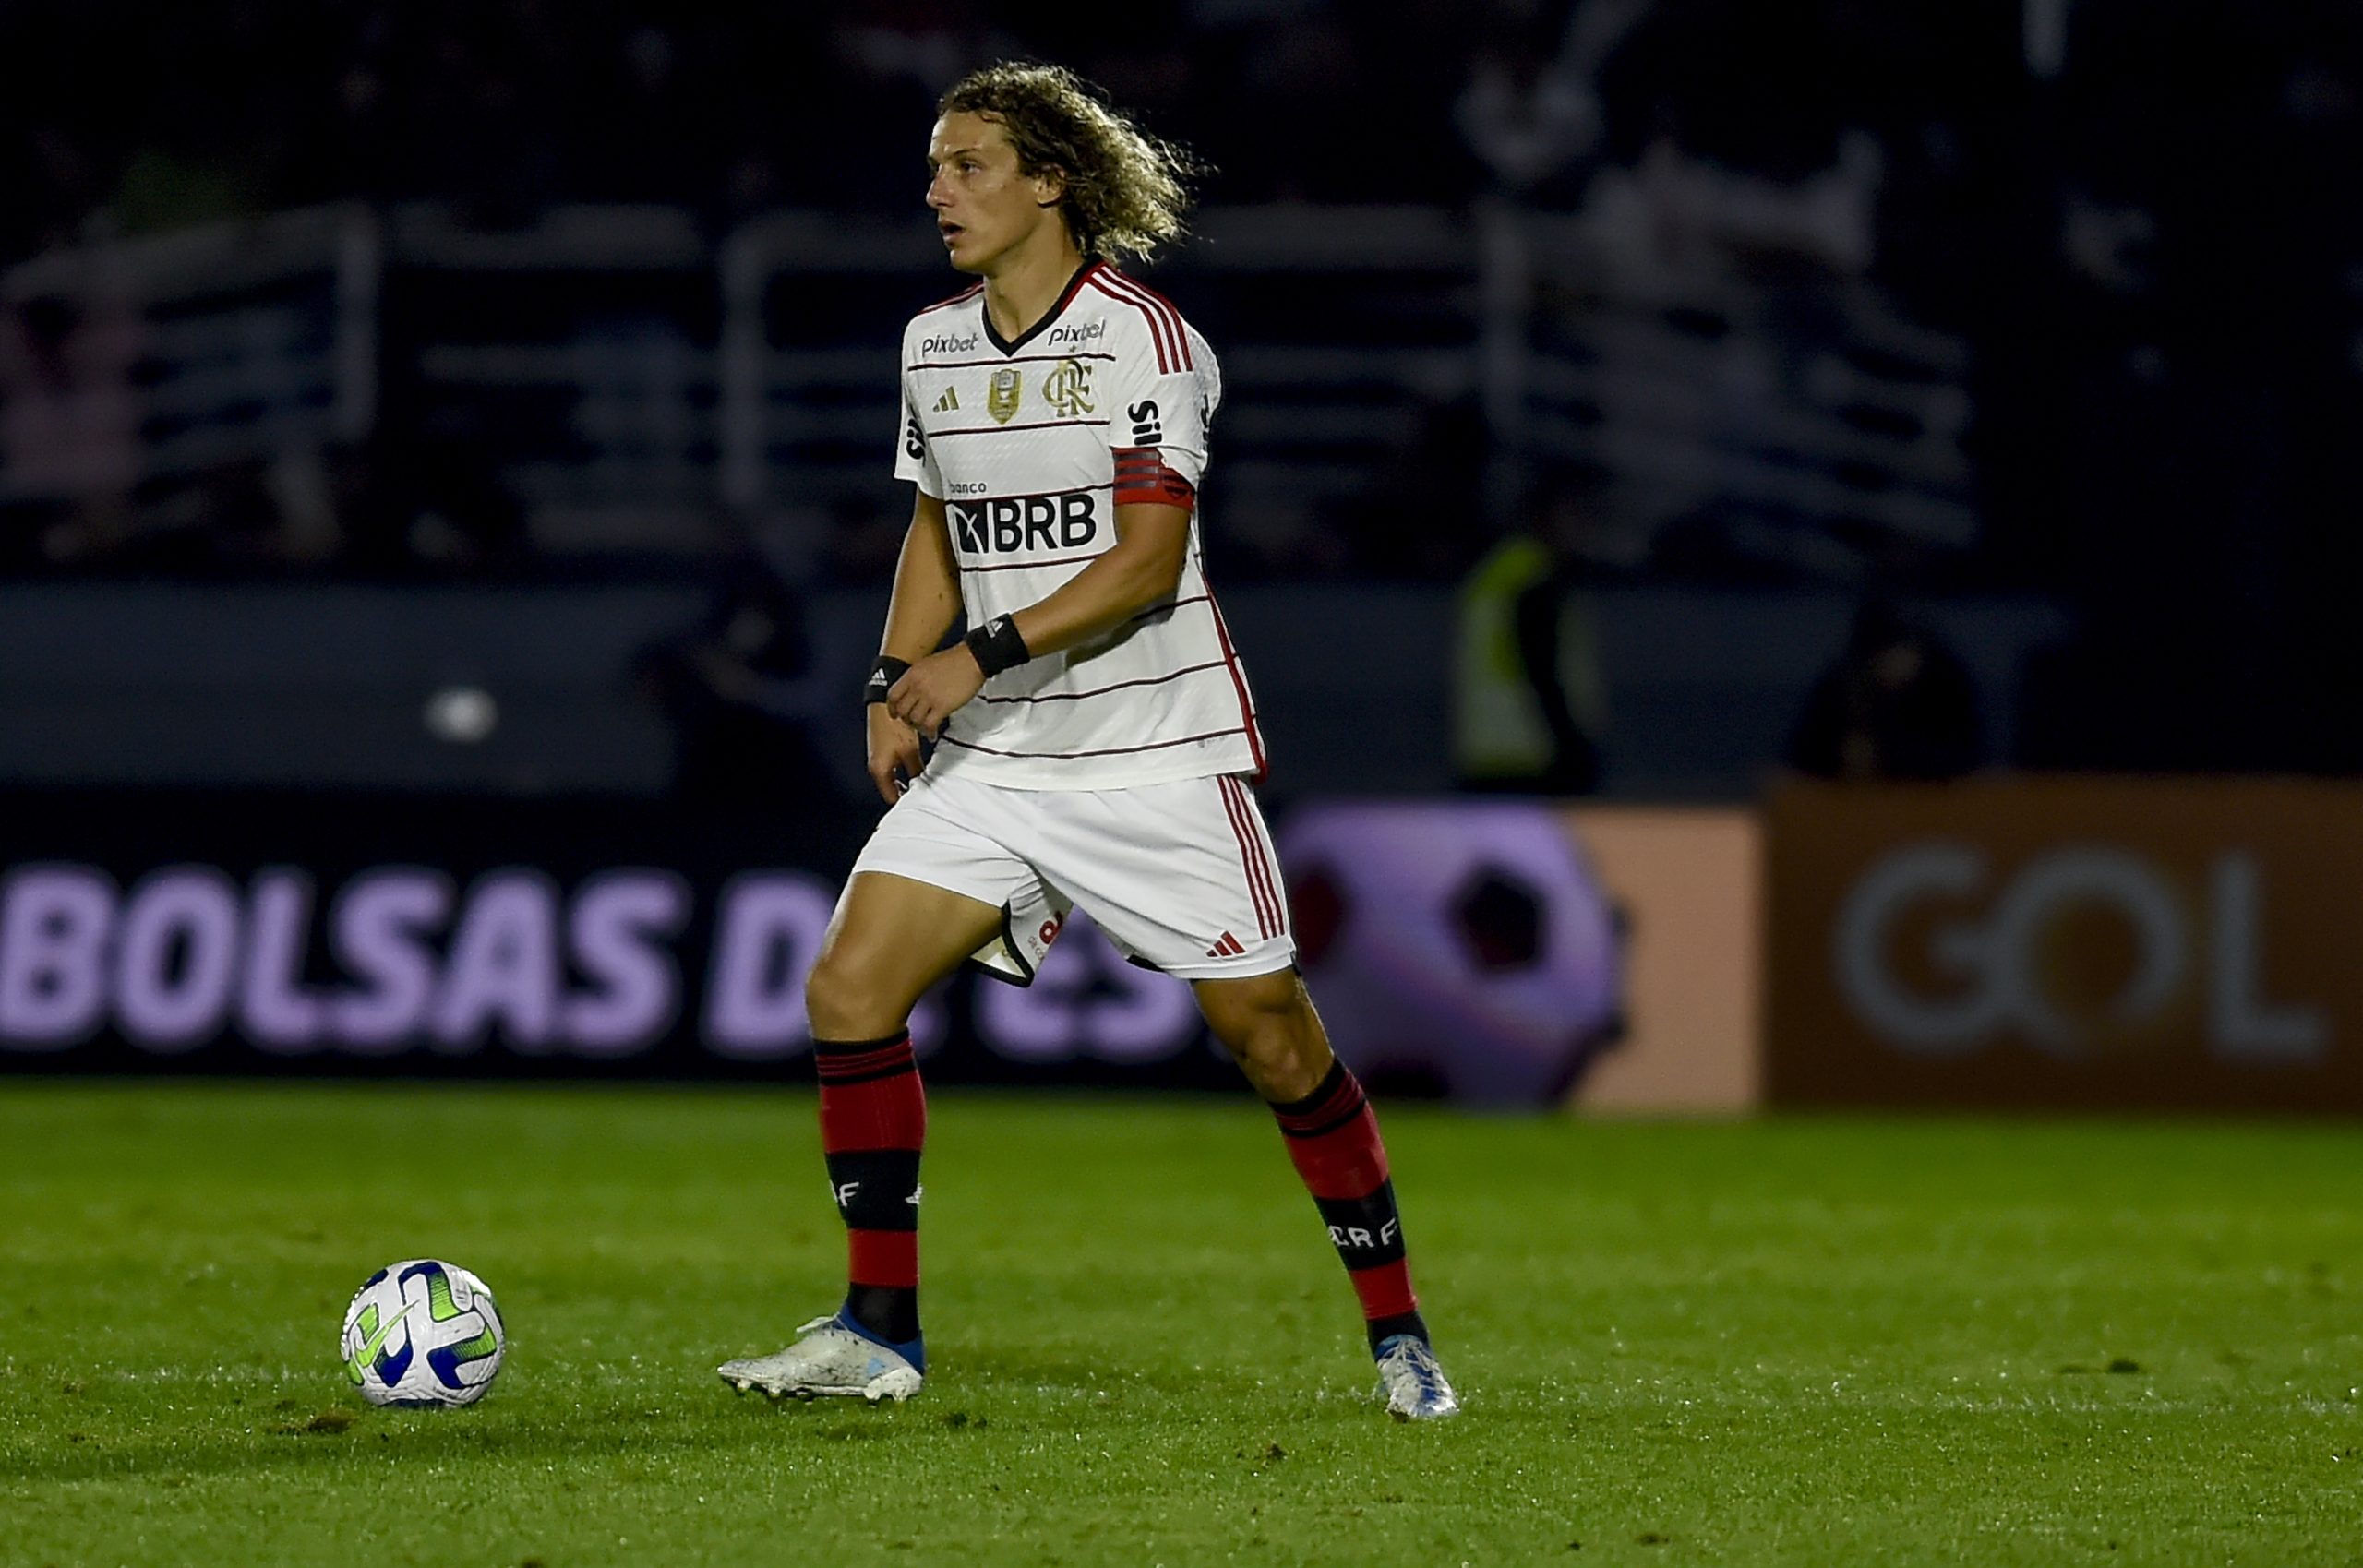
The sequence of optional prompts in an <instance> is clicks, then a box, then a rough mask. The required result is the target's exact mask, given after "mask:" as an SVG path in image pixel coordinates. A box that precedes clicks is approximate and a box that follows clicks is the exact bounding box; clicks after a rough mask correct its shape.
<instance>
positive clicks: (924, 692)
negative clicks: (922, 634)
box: [886, 642, 985, 740]
mask: <svg viewBox="0 0 2363 1568" xmlns="http://www.w3.org/2000/svg"><path fill="white" fill-rule="evenodd" d="M984 685H985V672H984V671H983V669H981V668H980V667H979V666H978V664H977V656H976V655H975V654H974V653H971V652H968V645H967V644H966V643H965V642H956V643H954V644H953V645H952V646H951V647H949V648H946V649H945V650H944V651H943V652H941V653H930V654H929V655H928V656H927V657H926V658H924V659H921V660H920V661H919V662H918V664H913V665H912V666H911V667H910V668H909V670H907V671H906V672H905V673H904V676H903V678H902V679H900V680H898V681H896V682H895V683H894V690H892V691H890V692H888V693H887V694H886V707H887V709H888V710H889V711H890V712H893V714H894V717H896V718H898V719H900V720H902V721H903V723H905V724H908V725H910V726H911V728H913V729H915V730H917V731H918V733H919V734H921V735H923V736H927V737H928V738H929V739H930V740H941V739H942V738H943V726H944V724H947V723H948V722H950V720H951V718H952V715H953V714H954V713H956V712H959V711H960V709H961V708H962V707H963V706H964V705H965V704H966V702H967V700H968V699H970V698H971V697H974V696H975V695H977V693H978V692H979V691H981V690H983V689H984Z"/></svg>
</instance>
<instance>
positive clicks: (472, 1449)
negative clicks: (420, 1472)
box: [0, 1390, 935, 1483]
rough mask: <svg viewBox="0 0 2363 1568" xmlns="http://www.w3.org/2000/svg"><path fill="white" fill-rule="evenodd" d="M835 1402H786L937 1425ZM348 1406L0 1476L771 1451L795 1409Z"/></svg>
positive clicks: (825, 1426) (909, 1426)
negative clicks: (552, 1410)
mask: <svg viewBox="0 0 2363 1568" xmlns="http://www.w3.org/2000/svg"><path fill="white" fill-rule="evenodd" d="M833 1405H834V1408H832V1406H797V1407H793V1409H794V1413H800V1414H805V1415H809V1416H810V1417H811V1418H812V1419H811V1421H810V1422H809V1423H799V1424H798V1429H797V1430H800V1431H801V1432H802V1433H803V1434H804V1435H806V1436H807V1437H809V1438H811V1439H815V1440H818V1441H823V1442H826V1441H850V1440H858V1439H865V1438H873V1437H882V1436H885V1435H889V1433H890V1432H892V1431H894V1430H896V1429H900V1430H901V1431H902V1432H903V1433H905V1434H906V1435H907V1434H912V1433H916V1432H917V1431H918V1430H921V1429H923V1428H925V1427H927V1426H931V1425H933V1424H935V1421H934V1415H933V1413H931V1412H928V1411H926V1410H924V1409H923V1408H920V1407H910V1408H908V1409H897V1408H894V1407H892V1406H888V1407H882V1408H881V1409H878V1410H867V1409H865V1410H861V1411H859V1412H858V1415H859V1417H860V1418H861V1419H860V1420H858V1421H857V1420H848V1419H846V1418H847V1417H848V1416H852V1415H854V1414H856V1412H852V1411H847V1410H846V1409H844V1408H843V1406H842V1403H841V1402H833ZM345 1413H346V1412H345V1409H344V1407H337V1408H335V1409H333V1410H330V1411H323V1412H320V1413H319V1414H318V1415H317V1416H312V1417H298V1418H294V1419H292V1420H289V1421H287V1422H286V1423H285V1424H283V1425H281V1426H277V1427H269V1428H257V1429H254V1430H199V1431H191V1430H179V1431H173V1432H164V1431H157V1430H150V1432H148V1433H146V1434H143V1435H142V1436H141V1437H139V1438H137V1439H134V1440H132V1441H129V1442H114V1441H110V1440H109V1439H107V1438H106V1437H104V1436H102V1435H93V1436H91V1437H89V1438H87V1439H85V1438H79V1437H78V1438H77V1439H76V1440H75V1446H73V1447H71V1448H66V1447H60V1448H58V1449H55V1450H53V1451H50V1452H45V1453H42V1454H37V1455H30V1456H18V1457H0V1483H11V1482H14V1483H24V1482H42V1481H90V1480H157V1479H162V1478H183V1479H189V1478H198V1477H204V1476H219V1475H230V1474H245V1475H251V1474H254V1473H256V1472H258V1471H285V1472H301V1473H307V1474H318V1473H319V1472H321V1471H323V1470H334V1469H347V1470H350V1471H352V1472H354V1474H356V1475H358V1474H361V1473H364V1472H369V1471H378V1470H381V1469H385V1468H389V1467H390V1466H397V1465H400V1466H418V1465H421V1464H431V1463H434V1462H435V1461H438V1460H447V1459H464V1460H466V1461H468V1462H469V1463H470V1464H472V1465H483V1464H486V1463H487V1462H489V1463H494V1464H500V1463H542V1462H547V1461H558V1462H562V1463H570V1464H571V1463H579V1462H582V1461H586V1460H588V1461H596V1460H618V1461H631V1460H646V1459H652V1458H654V1459H663V1458H666V1457H679V1456H683V1455H688V1454H699V1455H706V1456H727V1455H729V1454H733V1453H736V1452H738V1451H750V1452H762V1451H775V1450H776V1449H777V1447H778V1444H779V1442H780V1440H781V1428H780V1423H781V1422H782V1421H783V1420H789V1419H791V1418H792V1415H791V1410H790V1409H774V1408H772V1407H771V1406H770V1405H769V1402H768V1401H756V1402H753V1403H749V1402H747V1401H745V1400H733V1399H732V1398H731V1397H730V1396H729V1394H726V1393H724V1392H722V1391H720V1390H717V1391H716V1399H715V1402H714V1404H712V1405H707V1404H704V1403H702V1402H701V1403H700V1404H699V1405H698V1406H696V1407H695V1408H693V1409H685V1410H682V1411H680V1412H678V1413H671V1414H667V1415H666V1416H665V1417H663V1418H648V1417H642V1416H638V1415H634V1414H630V1413H623V1412H616V1411H589V1410H579V1411H574V1412H570V1413H568V1414H565V1415H540V1414H525V1413H522V1412H515V1413H512V1412H508V1411H498V1412H495V1411H481V1410H475V1411H459V1410H435V1411H410V1410H362V1409H358V1408H354V1409H353V1410H352V1411H351V1415H352V1419H351V1420H350V1422H349V1423H342V1424H341V1423H339V1422H338V1421H337V1420H335V1419H334V1417H335V1416H337V1415H342V1414H345ZM832 1417H834V1419H831V1418H832Z"/></svg>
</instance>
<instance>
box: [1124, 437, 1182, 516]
mask: <svg viewBox="0 0 2363 1568" xmlns="http://www.w3.org/2000/svg"><path fill="white" fill-rule="evenodd" d="M1116 504H1117V505H1118V506H1120V507H1136V506H1149V507H1180V508H1181V509H1182V510H1183V511H1185V512H1186V511H1189V510H1190V509H1193V508H1194V507H1195V506H1196V505H1197V504H1198V492H1197V491H1196V489H1195V488H1193V486H1192V485H1191V484H1190V482H1189V481H1188V480H1186V479H1184V478H1182V476H1181V475H1180V474H1178V473H1174V472H1173V471H1172V470H1171V469H1170V468H1168V467H1166V466H1165V454H1164V453H1162V452H1160V451H1159V450H1158V449H1157V448H1155V447H1118V448H1117V449H1116Z"/></svg>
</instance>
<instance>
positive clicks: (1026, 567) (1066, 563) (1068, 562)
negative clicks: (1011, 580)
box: [960, 556, 1099, 571]
mask: <svg viewBox="0 0 2363 1568" xmlns="http://www.w3.org/2000/svg"><path fill="white" fill-rule="evenodd" d="M1098 558H1099V557H1098V556H1061V557H1058V558H1056V559H1055V560H1048V561H995V562H994V563H993V564H992V565H991V566H989V567H972V566H969V565H967V564H966V562H963V563H961V566H960V569H961V570H962V571H1032V570H1033V569H1036V568H1038V567H1072V566H1081V565H1082V564H1083V563H1084V562H1086V561H1096V560H1098Z"/></svg>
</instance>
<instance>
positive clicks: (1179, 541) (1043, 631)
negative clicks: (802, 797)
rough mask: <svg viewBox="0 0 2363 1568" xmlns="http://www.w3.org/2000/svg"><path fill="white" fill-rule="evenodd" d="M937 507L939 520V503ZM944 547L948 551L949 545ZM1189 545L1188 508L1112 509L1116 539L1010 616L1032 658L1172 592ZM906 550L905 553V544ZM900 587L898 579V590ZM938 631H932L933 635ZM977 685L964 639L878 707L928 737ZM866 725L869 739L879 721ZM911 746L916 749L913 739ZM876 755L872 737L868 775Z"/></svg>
mask: <svg viewBox="0 0 2363 1568" xmlns="http://www.w3.org/2000/svg"><path fill="white" fill-rule="evenodd" d="M936 511H937V516H938V518H939V519H940V518H941V517H942V505H941V504H940V503H939V504H938V506H937V509H936ZM945 548H946V550H947V553H948V551H949V548H950V546H949V545H946V546H945ZM1189 549H1190V513H1189V511H1188V510H1187V509H1185V508H1182V507H1166V506H1156V505H1151V504H1147V503H1134V504H1132V505H1128V506H1121V507H1118V508H1117V509H1116V543H1115V544H1114V545H1112V546H1110V548H1109V549H1108V550H1107V551H1106V553H1104V554H1102V555H1101V556H1099V557H1098V558H1097V559H1095V560H1094V561H1092V563H1091V564H1090V565H1089V566H1087V567H1086V568H1084V569H1083V570H1081V571H1079V572H1077V573H1075V575H1074V577H1072V578H1070V579H1069V580H1067V581H1066V582H1064V583H1063V584H1062V585H1061V586H1060V587H1059V588H1058V589H1057V590H1056V591H1055V592H1052V593H1050V595H1049V596H1048V597H1046V598H1044V599H1042V600H1041V601H1040V602H1038V603H1037V604H1031V605H1029V606H1027V607H1026V608H1025V609H1023V610H1020V611H1018V612H1017V614H1016V615H1015V616H1012V617H1011V619H1012V620H1013V621H1014V623H1015V626H1016V631H1017V635H1018V636H1019V637H1021V638H1023V639H1024V640H1025V643H1026V652H1028V653H1030V654H1033V655H1034V656H1035V657H1040V656H1041V655H1043V654H1045V653H1056V652H1062V651H1063V650H1065V649H1068V648H1072V647H1074V645H1075V644H1076V643H1078V642H1087V641H1089V640H1091V639H1092V638H1095V637H1098V636H1099V635H1101V634H1102V633H1105V632H1110V631H1113V630H1114V629H1115V628H1118V627H1120V626H1122V625H1123V624H1124V623H1125V622H1126V621H1128V620H1131V619H1132V618H1133V617H1134V616H1137V615H1139V614H1140V613H1141V612H1142V611H1144V610H1146V609H1148V608H1149V607H1151V606H1152V605H1154V604H1157V603H1158V601H1159V600H1163V599H1170V598H1171V597H1172V596H1173V591H1174V588H1175V585H1176V584H1178V583H1179V582H1180V581H1182V560H1183V558H1184V557H1186V556H1187V555H1188V553H1189ZM905 553H906V557H907V555H908V546H907V545H906V547H905ZM947 558H948V554H947ZM896 592H897V594H898V596H899V594H900V592H901V589H900V585H899V582H898V584H897V588H896ZM945 624H946V625H949V624H950V623H949V622H948V621H947V622H946V623H945ZM937 636H938V637H941V636H942V631H941V630H939V631H938V632H937ZM892 651H893V650H892V649H890V650H889V652H892ZM984 684H985V671H984V667H983V666H982V665H981V664H978V662H977V655H976V653H975V652H974V651H973V650H972V649H971V648H970V647H969V645H968V644H967V643H966V642H963V643H960V644H958V645H956V646H954V647H952V648H947V649H945V650H944V651H943V652H941V653H935V654H931V655H930V656H929V657H927V658H924V659H920V660H918V661H916V662H915V663H913V664H912V665H911V668H910V672H909V673H908V674H907V675H906V676H903V678H902V679H901V680H899V681H897V682H895V684H894V691H893V693H892V694H891V695H890V696H889V697H888V699H887V701H886V704H885V706H886V707H887V709H888V710H889V712H890V714H891V717H892V721H893V722H894V723H897V724H900V725H902V726H903V727H905V728H906V729H909V730H911V731H912V732H913V733H915V734H917V735H925V736H929V737H930V738H932V737H934V736H937V735H940V734H941V733H942V729H943V724H944V722H945V721H946V720H948V719H950V718H951V717H952V715H953V714H954V713H955V712H959V711H960V709H961V708H962V707H964V706H965V705H966V703H967V702H968V701H969V700H970V699H972V698H974V697H975V696H976V695H977V693H978V691H980V690H982V689H983V688H984ZM871 723H872V730H871V734H872V736H873V737H874V736H875V735H876V733H877V732H876V724H877V723H878V721H876V720H872V721H871ZM913 752H914V755H916V753H917V744H916V742H914V744H913ZM876 756H877V748H876V745H875V742H874V738H873V744H872V747H871V772H872V774H873V776H875V773H876V767H877V764H876ZM916 771H917V770H913V772H916ZM890 798H891V797H890Z"/></svg>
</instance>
